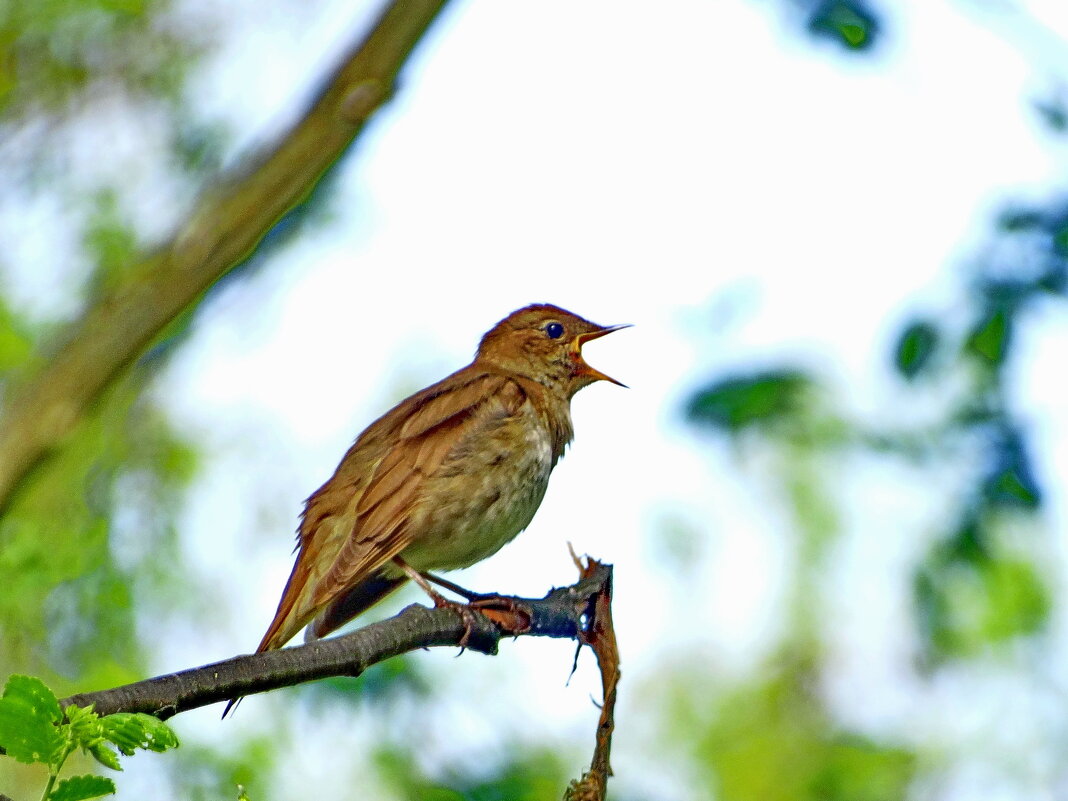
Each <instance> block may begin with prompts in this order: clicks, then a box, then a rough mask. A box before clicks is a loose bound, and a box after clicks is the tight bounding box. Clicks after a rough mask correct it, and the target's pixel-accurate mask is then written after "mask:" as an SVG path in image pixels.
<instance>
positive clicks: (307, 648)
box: [60, 560, 612, 720]
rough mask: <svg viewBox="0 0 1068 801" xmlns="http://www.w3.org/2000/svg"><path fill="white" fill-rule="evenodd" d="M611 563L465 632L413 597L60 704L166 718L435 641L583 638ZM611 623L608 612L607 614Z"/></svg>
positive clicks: (488, 646) (607, 583)
mask: <svg viewBox="0 0 1068 801" xmlns="http://www.w3.org/2000/svg"><path fill="white" fill-rule="evenodd" d="M611 580H612V568H611V565H602V564H600V563H597V562H594V561H593V560H591V569H590V570H589V571H586V572H584V575H583V577H582V578H581V579H580V580H579V581H578V582H577V583H576V584H573V585H571V586H570V587H561V588H558V589H554V590H552V591H551V592H549V594H548V595H546V596H545V597H544V598H538V599H531V598H515V597H511V596H493V597H492V598H491V599H490V600H488V601H482V602H479V603H480V604H481V605H482V606H481V608H480V613H479V614H476V615H474V621H473V623H472V625H471V629H470V632H469V633H468V632H467V629H466V625H465V623H464V622H463V620H462V619H461V617H460V615H458V614H457V613H456V611H455V610H453V609H448V608H441V609H427V608H426V607H423V606H418V605H412V606H409V607H407V608H406V609H404V610H403V611H402V612H401V613H400V614H398V615H396V616H395V617H392V618H389V619H388V620H383V621H380V622H378V623H372V624H371V625H369V626H365V627H364V628H362V629H359V630H357V631H354V632H352V633H351V634H346V635H344V636H341V637H334V638H331V639H328V640H320V641H318V642H314V643H309V644H307V645H302V646H298V647H294V648H284V649H281V650H277V651H266V652H264V653H257V654H248V655H245V656H237V657H234V658H232V659H227V660H225V661H223V662H216V663H214V664H211V665H205V666H204V667H198V668H192V669H190V670H183V671H181V672H179V673H171V674H169V675H166V676H157V677H155V678H151V679H146V680H144V681H139V682H135V683H133V684H127V685H124V686H122V687H115V688H113V689H109V690H100V691H98V692H89V693H79V694H77V695H72V696H70V697H69V698H64V699H63V700H62V701H61V702H60V705H61V707H63V708H66V707H67V706H68V705H70V704H76V705H77V706H83V707H84V706H89V705H90V704H92V705H93V708H94V709H95V710H96V712H98V713H99V714H101V715H108V714H111V713H113V712H146V713H148V714H150V715H155V716H156V717H158V718H159V719H160V720H166V719H167V718H169V717H172V716H173V715H177V714H178V713H180V712H185V711H186V710H189V709H196V708H198V707H202V706H207V705H208V704H214V703H217V702H219V701H226V700H229V699H231V698H236V697H239V696H244V695H252V694H255V693H261V692H266V691H267V690H273V689H277V688H279V687H287V686H292V685H295V684H299V683H302V682H306V681H312V680H314V679H321V678H326V677H327V676H359V675H360V674H361V673H363V672H364V671H365V670H366V669H367V668H368V667H370V666H371V665H374V664H376V663H378V662H381V661H384V660H386V659H389V658H390V657H393V656H398V655H400V654H403V653H407V652H409V651H415V650H419V649H422V648H430V647H435V646H459V645H460V642H461V640H463V638H464V635H465V633H467V634H468V638H467V644H466V647H467V648H470V649H471V650H474V651H480V652H482V653H485V654H495V653H496V652H497V646H498V644H499V642H500V640H501V638H502V637H505V636H508V637H518V636H523V635H530V636H541V637H567V638H578V639H579V640H580V642H585V641H587V640H588V633H589V632H590V631H591V626H595V625H597V615H598V614H602V613H603V612H602V610H603V604H604V602H601V603H599V602H598V598H602V597H605V598H609V597H610V596H609V595H608V593H609V591H610V590H609V588H610V587H611ZM608 620H609V625H610V621H611V618H610V617H609V618H608Z"/></svg>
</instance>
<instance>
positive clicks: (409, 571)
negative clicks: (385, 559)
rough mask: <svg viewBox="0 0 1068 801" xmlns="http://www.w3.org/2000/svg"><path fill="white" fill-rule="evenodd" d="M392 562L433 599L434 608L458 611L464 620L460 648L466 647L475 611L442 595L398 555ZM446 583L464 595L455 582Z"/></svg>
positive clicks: (468, 605) (449, 587)
mask: <svg viewBox="0 0 1068 801" xmlns="http://www.w3.org/2000/svg"><path fill="white" fill-rule="evenodd" d="M393 564H395V565H396V566H397V567H399V568H400V569H401V570H403V571H404V575H406V576H407V577H408V578H410V579H411V580H412V581H414V582H415V583H416V584H418V585H419V587H420V589H422V590H423V592H425V593H426V594H427V595H429V596H430V597H431V598H432V599H433V600H434V607H435V608H437V609H441V608H442V607H445V608H447V609H454V610H456V611H457V612H459V613H460V618H461V619H462V620H463V622H464V636H463V637H461V638H460V648H466V647H467V642H468V640H470V639H471V630H472V628H473V627H474V625H475V612H474V609H473V608H472V607H471V605H470V604H462V603H459V602H457V601H450V600H449V599H448V598H446V597H445V596H444V595H442V594H441V593H440V592H438V591H437V590H435V589H434V588H433V587H431V586H430V582H429V581H427V576H424V575H423V574H422V573H420V572H419V571H418V570H416V569H415V568H414V567H412V566H411V565H410V564H408V563H407V562H405V561H404V560H403V559H401V558H400V557H399V556H394V557H393ZM446 583H447V584H448V585H451V586H448V587H447V588H448V589H452V590H456V591H458V594H459V595H466V592H464V591H463V590H461V589H460V588H459V587H457V586H456V585H455V584H452V582H446ZM461 653H462V652H461Z"/></svg>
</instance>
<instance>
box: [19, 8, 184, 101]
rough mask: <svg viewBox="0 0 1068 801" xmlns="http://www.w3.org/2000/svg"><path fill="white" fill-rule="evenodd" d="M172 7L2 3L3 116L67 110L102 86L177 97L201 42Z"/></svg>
mask: <svg viewBox="0 0 1068 801" xmlns="http://www.w3.org/2000/svg"><path fill="white" fill-rule="evenodd" d="M168 11H169V3H168V2H166V0H38V1H37V2H19V0H5V2H2V3H0V115H2V116H4V117H8V118H9V119H10V118H16V119H18V118H22V119H26V118H27V117H29V116H31V115H32V116H34V117H39V116H40V115H42V114H44V115H48V116H50V117H56V116H62V115H64V114H66V113H69V112H71V111H73V110H75V107H76V106H77V105H78V104H80V103H84V102H87V100H88V97H87V95H88V93H89V92H90V91H97V92H99V91H101V89H102V86H101V84H103V85H110V87H111V88H113V89H115V90H116V91H119V92H121V93H124V94H132V95H139V96H144V97H151V98H155V99H164V100H166V101H169V102H174V101H177V100H178V98H179V94H180V91H181V87H182V82H183V79H184V77H185V72H186V67H187V66H188V63H189V60H190V59H191V58H192V57H193V56H195V54H196V53H197V52H198V49H199V47H198V44H197V41H196V38H195V37H194V36H193V35H192V34H193V32H192V31H183V30H179V29H176V28H175V27H174V25H173V22H172V21H173V19H174V18H173V17H170V16H169V15H168V13H167V12H168Z"/></svg>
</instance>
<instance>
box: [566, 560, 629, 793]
mask: <svg viewBox="0 0 1068 801" xmlns="http://www.w3.org/2000/svg"><path fill="white" fill-rule="evenodd" d="M571 555H572V557H575V553H574V551H572V552H571ZM575 563H576V564H577V565H578V566H579V569H580V570H581V571H582V577H583V579H585V578H588V577H589V576H592V575H596V574H598V573H600V572H601V571H603V570H605V568H606V567H607V569H608V571H609V573H608V576H607V578H606V581H605V583H604V585H603V586H602V588H601V590H600V591H599V592H598V593H597V594H596V595H594V596H592V597H591V598H590V607H589V609H588V611H587V613H586V617H587V624H586V627H585V628H584V629H583V631H582V632H581V634H580V642H581V643H583V644H585V645H588V646H590V648H592V649H593V652H594V653H595V654H596V655H597V665H598V667H600V669H601V689H602V693H603V697H604V700H603V702H602V703H601V715H600V719H599V720H598V721H597V737H596V744H595V746H594V750H593V759H592V760H591V761H590V769H589V770H588V771H587V772H586V773H584V774H582V778H581V779H578V780H575V781H572V782H571V784H570V785H568V788H567V790H566V792H565V793H564V801H604V799H605V793H606V792H607V790H608V777H609V776H611V775H612V767H611V764H610V757H611V753H612V732H613V731H615V726H616V724H615V709H616V688H617V686H618V685H619V677H620V672H619V646H618V644H617V643H616V633H615V628H614V627H613V625H612V574H611V567H610V566H606V565H603V564H601V563H600V562H598V561H597V560H596V559H591V558H589V557H587V561H586V564H585V565H583V564H582V563H581V561H580V560H579V559H578V558H575Z"/></svg>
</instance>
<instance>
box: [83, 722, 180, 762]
mask: <svg viewBox="0 0 1068 801" xmlns="http://www.w3.org/2000/svg"><path fill="white" fill-rule="evenodd" d="M101 723H102V724H103V727H104V737H105V738H106V739H108V740H110V741H111V742H113V743H114V744H115V745H116V747H118V749H119V750H120V751H122V753H124V754H126V755H127V756H129V755H130V754H132V753H133V752H134V750H135V749H137V748H143V749H145V750H147V751H157V752H160V751H166V750H167V749H168V748H177V746H178V737H177V736H176V735H175V733H174V732H173V731H172V730H171V729H170V727H169V726H167V724H166V723H164V722H163V721H161V720H159V719H158V718H154V717H152V716H151V715H146V714H144V713H143V712H138V713H131V712H119V713H116V714H114V715H108V716H107V717H105V718H101Z"/></svg>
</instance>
